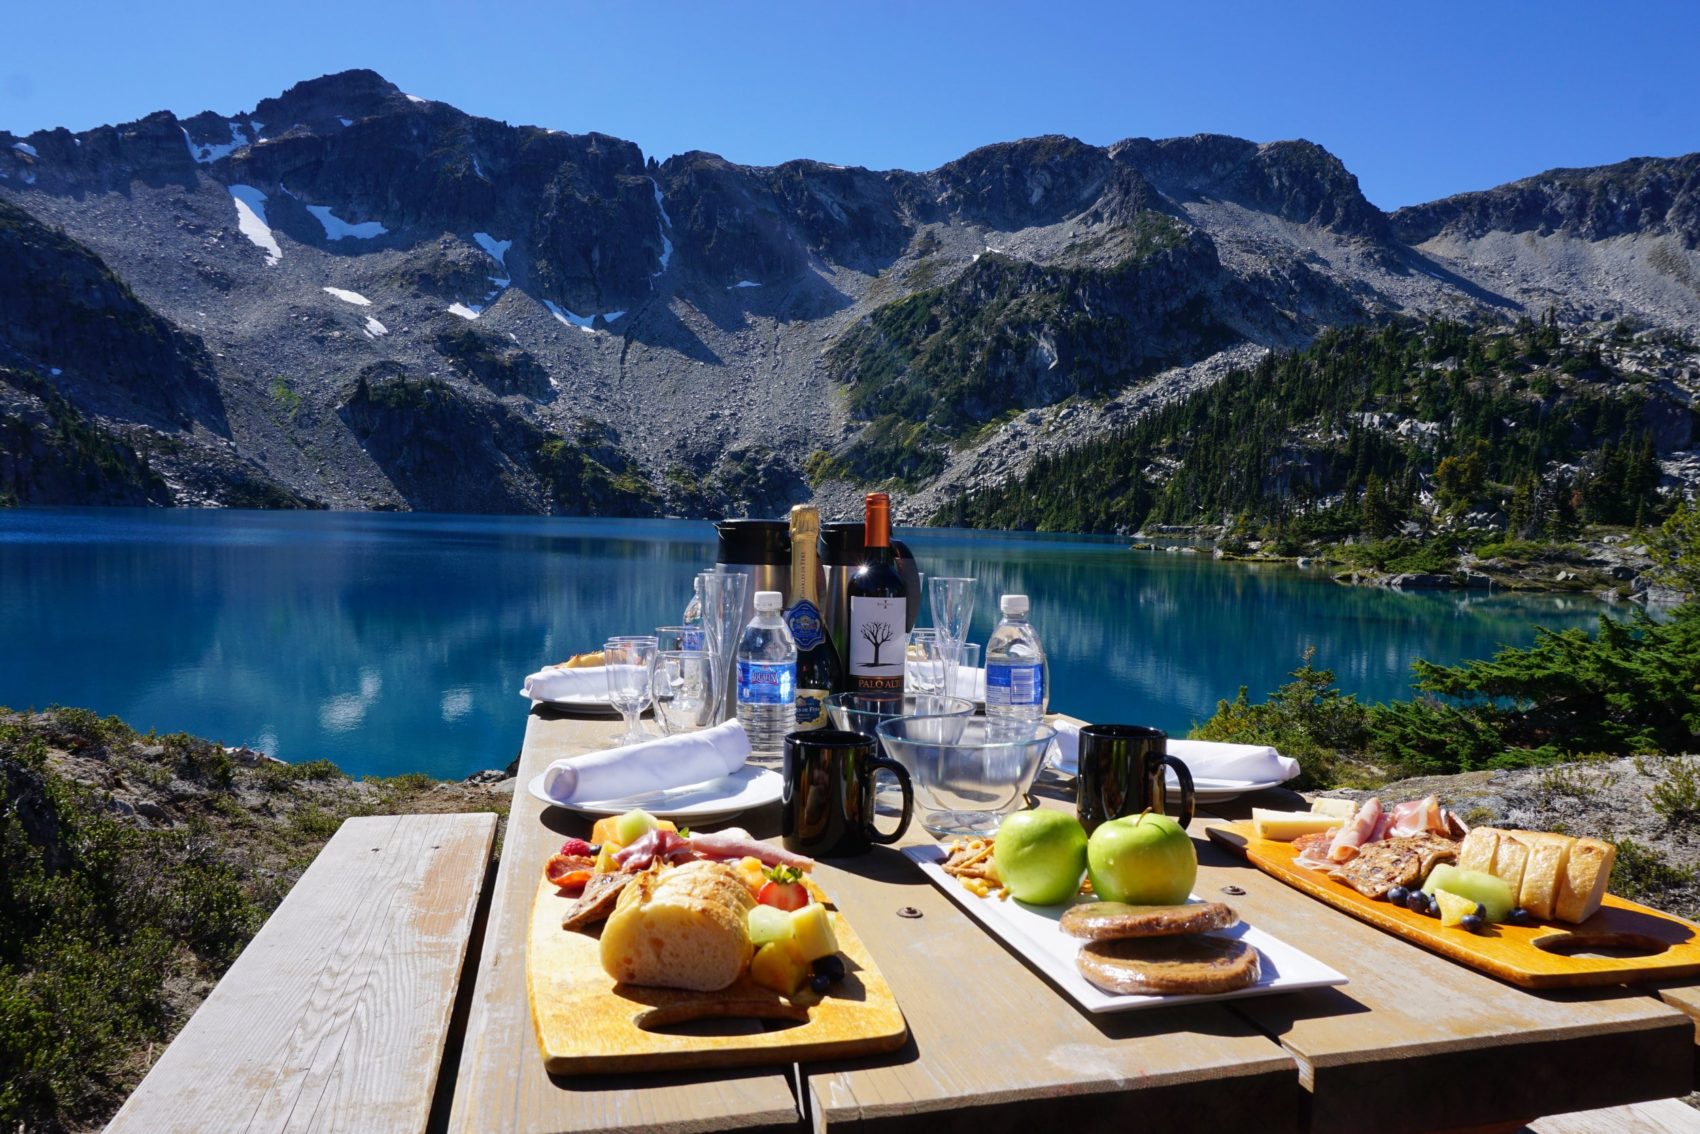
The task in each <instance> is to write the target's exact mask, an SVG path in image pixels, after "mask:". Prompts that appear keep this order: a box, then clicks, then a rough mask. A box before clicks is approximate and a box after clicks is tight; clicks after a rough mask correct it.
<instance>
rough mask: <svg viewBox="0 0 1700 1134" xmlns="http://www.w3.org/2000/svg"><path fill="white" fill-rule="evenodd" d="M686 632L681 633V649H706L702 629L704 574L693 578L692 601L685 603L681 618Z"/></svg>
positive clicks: (706, 644) (706, 645)
mask: <svg viewBox="0 0 1700 1134" xmlns="http://www.w3.org/2000/svg"><path fill="white" fill-rule="evenodd" d="M680 621H681V622H682V623H683V624H684V627H685V632H684V633H683V634H680V635H679V648H680V649H681V650H706V649H708V643H707V642H706V641H704V635H703V629H702V576H701V575H698V576H697V577H696V578H694V579H692V580H691V601H690V602H688V603H686V604H685V616H684V618H682V619H681V620H680Z"/></svg>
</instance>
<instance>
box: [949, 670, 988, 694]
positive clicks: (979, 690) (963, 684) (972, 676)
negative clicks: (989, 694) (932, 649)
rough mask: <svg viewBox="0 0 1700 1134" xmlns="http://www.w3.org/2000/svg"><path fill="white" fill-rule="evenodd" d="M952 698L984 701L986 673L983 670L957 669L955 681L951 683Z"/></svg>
mask: <svg viewBox="0 0 1700 1134" xmlns="http://www.w3.org/2000/svg"><path fill="white" fill-rule="evenodd" d="M950 695H951V696H952V697H966V698H968V700H970V701H984V700H985V699H986V671H985V670H983V669H958V670H957V671H956V680H955V681H954V682H952V683H951V686H950Z"/></svg>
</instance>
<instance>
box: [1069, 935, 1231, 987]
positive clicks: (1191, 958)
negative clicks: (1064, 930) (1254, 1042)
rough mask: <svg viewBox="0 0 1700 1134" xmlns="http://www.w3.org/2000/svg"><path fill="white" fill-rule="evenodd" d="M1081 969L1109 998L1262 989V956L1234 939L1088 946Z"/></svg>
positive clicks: (1082, 950)
mask: <svg viewBox="0 0 1700 1134" xmlns="http://www.w3.org/2000/svg"><path fill="white" fill-rule="evenodd" d="M1075 965H1076V966H1077V967H1078V968H1079V969H1080V975H1081V976H1083V977H1085V978H1086V979H1087V980H1089V981H1091V982H1092V983H1093V984H1094V985H1096V986H1097V987H1099V988H1101V989H1103V990H1104V991H1105V992H1117V993H1129V994H1133V995H1155V994H1158V993H1192V994H1194V995H1212V994H1215V993H1221V992H1234V991H1236V990H1238V989H1241V988H1249V987H1250V986H1252V985H1254V984H1256V983H1257V978H1258V974H1259V972H1260V968H1259V964H1258V959H1257V950H1256V949H1253V948H1252V947H1251V946H1250V945H1247V944H1246V943H1245V942H1243V941H1236V940H1234V939H1233V938H1231V937H1201V936H1192V937H1157V938H1148V939H1131V938H1123V939H1121V940H1119V941H1088V942H1087V943H1086V944H1084V945H1082V946H1081V947H1080V953H1079V955H1078V956H1077V957H1076V958H1075Z"/></svg>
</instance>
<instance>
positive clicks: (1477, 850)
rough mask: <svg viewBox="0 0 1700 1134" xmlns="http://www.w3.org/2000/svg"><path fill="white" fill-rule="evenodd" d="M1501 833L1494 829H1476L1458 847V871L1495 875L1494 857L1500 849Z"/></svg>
mask: <svg viewBox="0 0 1700 1134" xmlns="http://www.w3.org/2000/svg"><path fill="white" fill-rule="evenodd" d="M1499 834H1500V833H1499V831H1498V829H1496V828H1494V827H1475V828H1472V829H1471V831H1470V833H1469V834H1468V835H1465V836H1464V841H1463V842H1462V843H1461V844H1459V846H1458V869H1459V870H1477V871H1480V872H1481V873H1483V874H1492V873H1493V856H1494V852H1495V851H1496V850H1497V849H1498V847H1499Z"/></svg>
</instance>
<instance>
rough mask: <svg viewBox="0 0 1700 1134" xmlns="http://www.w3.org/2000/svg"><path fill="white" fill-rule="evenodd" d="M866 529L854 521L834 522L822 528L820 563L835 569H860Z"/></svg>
mask: <svg viewBox="0 0 1700 1134" xmlns="http://www.w3.org/2000/svg"><path fill="white" fill-rule="evenodd" d="M863 538H864V528H863V526H862V524H860V523H858V522H856V521H852V520H834V521H833V522H832V523H830V524H822V525H821V526H820V561H821V562H822V563H826V564H829V565H831V566H833V567H860V566H861V565H862V555H863V553H864V551H865V548H864V547H863V543H862V541H863Z"/></svg>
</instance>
